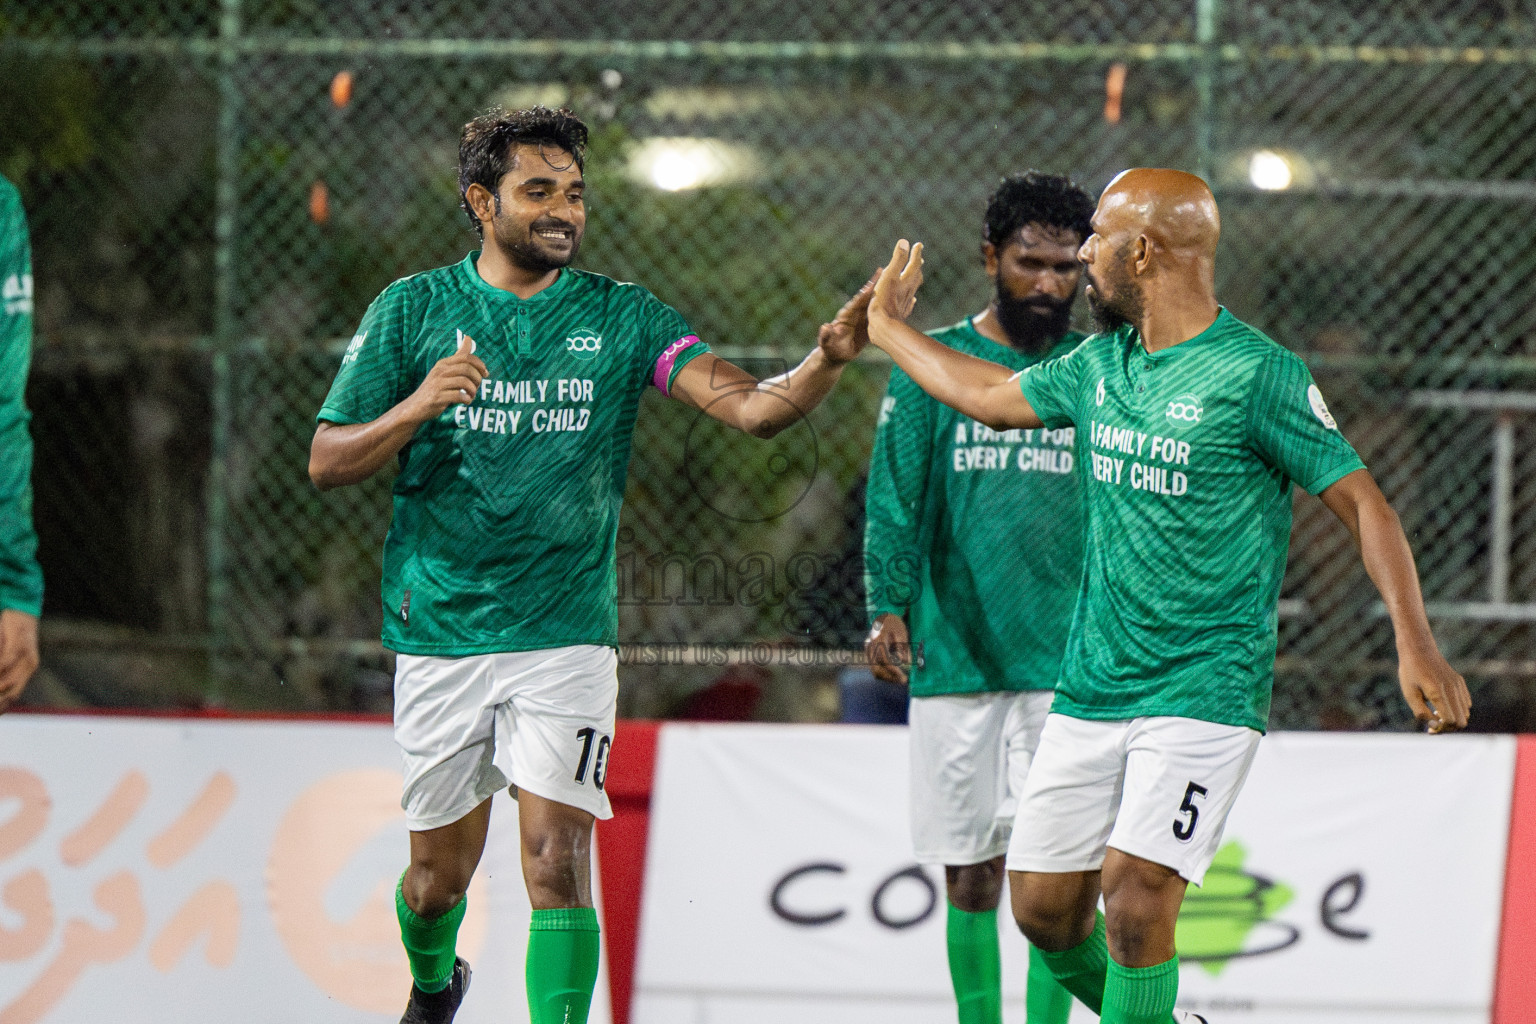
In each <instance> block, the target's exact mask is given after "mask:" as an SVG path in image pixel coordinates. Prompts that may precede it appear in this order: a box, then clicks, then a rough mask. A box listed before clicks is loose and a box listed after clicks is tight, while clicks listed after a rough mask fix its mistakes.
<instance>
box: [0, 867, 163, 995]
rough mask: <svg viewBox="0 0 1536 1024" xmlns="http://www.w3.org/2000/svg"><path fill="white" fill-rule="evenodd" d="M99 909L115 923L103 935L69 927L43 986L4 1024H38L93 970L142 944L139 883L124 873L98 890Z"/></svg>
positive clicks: (85, 926) (88, 927)
mask: <svg viewBox="0 0 1536 1024" xmlns="http://www.w3.org/2000/svg"><path fill="white" fill-rule="evenodd" d="M95 897H96V906H98V907H100V908H101V910H102V911H104V912H105V913H106V915H107V916H108V917H110V918H111V919H112V927H111V928H109V929H107V930H105V931H103V930H102V929H100V928H97V927H95V926H94V925H92V924H90V923H89V922H86V921H82V920H80V919H79V918H72V919H71V920H70V921H69V923H68V924H66V925H65V926H64V941H63V942H62V943H61V944H60V946H59V952H58V955H57V956H55V957H54V958H53V963H51V964H49V965H48V966H47V968H45V969H44V970H43V973H42V974H40V975H38V977H37V980H36V981H34V982H32V984H31V986H30V987H28V988H27V990H26V991H25V992H23V993H22V994H21V995H19V996H17V997H16V999H15V1000H14V1001H13V1002H12V1003H11V1004H10V1005H9V1006H7V1007H5V1009H3V1010H0V1024H33V1022H34V1021H40V1020H42V1019H43V1016H44V1015H45V1014H47V1013H48V1011H49V1010H51V1009H53V1007H54V1006H55V1005H56V1004H57V1003H58V1002H59V1000H61V999H63V998H64V996H65V995H66V994H67V993H68V992H69V989H70V987H71V986H72V985H74V983H75V982H76V981H78V980H79V978H80V975H82V974H84V973H85V970H86V968H87V967H89V966H91V964H109V963H113V962H114V961H117V960H121V959H122V958H123V957H125V956H127V955H128V954H129V953H132V952H133V948H134V947H135V946H137V945H138V944H139V939H140V938H141V937H142V936H143V934H144V899H143V896H142V895H141V893H140V892H139V880H138V879H137V878H134V877H133V876H132V875H131V874H129V873H128V872H126V871H119V872H118V873H117V874H115V875H113V876H112V877H110V878H108V879H107V880H105V881H104V882H102V883H101V884H100V885H98V886H97V887H96V893H95Z"/></svg>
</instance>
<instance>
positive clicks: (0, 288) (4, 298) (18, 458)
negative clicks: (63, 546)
mask: <svg viewBox="0 0 1536 1024" xmlns="http://www.w3.org/2000/svg"><path fill="white" fill-rule="evenodd" d="M31 364H32V248H31V243H30V242H29V241H28V238H27V217H26V214H25V213H24V212H23V210H22V208H21V196H20V195H19V194H18V193H17V192H16V186H14V185H12V184H11V183H10V182H9V181H6V180H5V179H4V178H0V609H12V610H15V611H22V612H26V613H27V614H29V615H38V614H40V613H41V612H42V608H43V571H42V569H41V568H39V566H38V564H37V533H36V531H35V530H34V529H33V527H32V435H31V434H30V433H29V432H28V430H27V424H28V423H29V422H30V421H31V418H32V416H31V413H29V412H28V411H27V403H26V391H27V371H28V369H29V367H30V366H31Z"/></svg>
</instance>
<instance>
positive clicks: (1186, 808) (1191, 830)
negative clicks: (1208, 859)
mask: <svg viewBox="0 0 1536 1024" xmlns="http://www.w3.org/2000/svg"><path fill="white" fill-rule="evenodd" d="M583 763H585V762H583ZM1196 796H1205V787H1204V786H1201V785H1199V784H1197V783H1194V782H1191V783H1190V784H1189V788H1188V789H1186V790H1185V791H1184V802H1183V803H1182V804H1180V805H1179V812H1180V813H1181V814H1188V815H1189V821H1187V822H1183V821H1180V820H1179V819H1178V818H1174V819H1173V837H1174V838H1175V839H1177V840H1178V841H1179V842H1181V843H1187V842H1189V841H1190V840H1191V839H1192V838H1194V835H1195V822H1197V821H1199V820H1200V809H1199V808H1198V807H1196V806H1195V797H1196Z"/></svg>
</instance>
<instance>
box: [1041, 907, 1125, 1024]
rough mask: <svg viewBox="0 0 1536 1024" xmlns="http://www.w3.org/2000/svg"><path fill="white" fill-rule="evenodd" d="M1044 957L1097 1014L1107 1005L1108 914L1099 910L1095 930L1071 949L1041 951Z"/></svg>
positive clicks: (1053, 972)
mask: <svg viewBox="0 0 1536 1024" xmlns="http://www.w3.org/2000/svg"><path fill="white" fill-rule="evenodd" d="M1040 960H1041V962H1043V963H1044V964H1045V966H1046V968H1047V969H1048V970H1049V971H1050V972H1051V974H1052V975H1053V976H1054V977H1055V978H1056V980H1057V981H1059V982H1061V987H1062V988H1064V989H1066V990H1067V991H1068V992H1071V993H1072V994H1073V995H1074V996H1077V998H1078V1000H1079V1001H1080V1002H1081V1003H1082V1004H1083V1005H1084V1006H1086V1007H1088V1009H1090V1010H1092V1011H1093V1012H1094V1013H1098V1012H1099V1010H1100V1009H1101V1008H1102V1007H1103V1005H1104V978H1105V971H1106V970H1107V967H1108V964H1109V942H1108V940H1106V939H1105V938H1104V915H1103V914H1102V913H1098V912H1095V914H1094V921H1093V931H1091V932H1089V933H1088V937H1087V938H1086V939H1084V940H1083V941H1082V942H1079V943H1078V944H1077V945H1075V946H1073V947H1072V948H1071V949H1067V950H1063V951H1061V952H1060V953H1048V952H1046V951H1045V950H1043V949H1042V950H1041V951H1040Z"/></svg>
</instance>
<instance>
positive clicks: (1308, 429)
mask: <svg viewBox="0 0 1536 1024" xmlns="http://www.w3.org/2000/svg"><path fill="white" fill-rule="evenodd" d="M1248 439H1249V443H1250V444H1251V445H1252V446H1253V449H1254V451H1256V452H1257V453H1258V454H1259V457H1260V458H1262V459H1263V460H1264V461H1265V462H1267V463H1269V464H1270V465H1271V466H1273V467H1274V468H1276V469H1278V470H1279V471H1280V472H1282V473H1284V474H1285V475H1286V476H1287V477H1289V478H1290V479H1292V480H1294V481H1296V483H1298V484H1300V485H1301V487H1302V488H1303V489H1304V490H1305V491H1306V492H1307V493H1308V494H1317V493H1319V492H1320V491H1323V490H1324V489H1326V488H1327V487H1328V486H1329V485H1331V484H1333V483H1335V482H1337V481H1338V480H1339V478H1340V477H1343V476H1345V475H1347V474H1349V473H1353V472H1354V471H1355V470H1357V469H1364V468H1365V463H1363V462H1361V461H1360V456H1359V455H1357V454H1355V449H1354V448H1353V447H1352V446H1351V445H1350V443H1349V442H1348V441H1346V440H1345V439H1344V435H1343V434H1342V433H1340V432H1339V427H1338V424H1337V423H1335V422H1334V419H1333V415H1332V414H1331V413H1329V411H1328V406H1327V404H1326V403H1325V402H1324V401H1323V394H1322V392H1321V391H1319V390H1318V389H1317V385H1316V384H1315V383H1314V382H1313V380H1312V374H1311V372H1310V371H1308V369H1307V365H1306V363H1303V362H1302V361H1301V359H1300V358H1299V357H1298V356H1296V355H1295V354H1294V353H1291V352H1287V351H1285V350H1284V349H1277V351H1276V352H1275V354H1274V355H1272V356H1270V357H1267V358H1266V359H1265V360H1264V361H1263V362H1262V363H1260V365H1259V368H1258V370H1257V372H1256V373H1255V374H1254V377H1253V383H1252V385H1251V386H1250V390H1249V394H1248Z"/></svg>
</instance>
